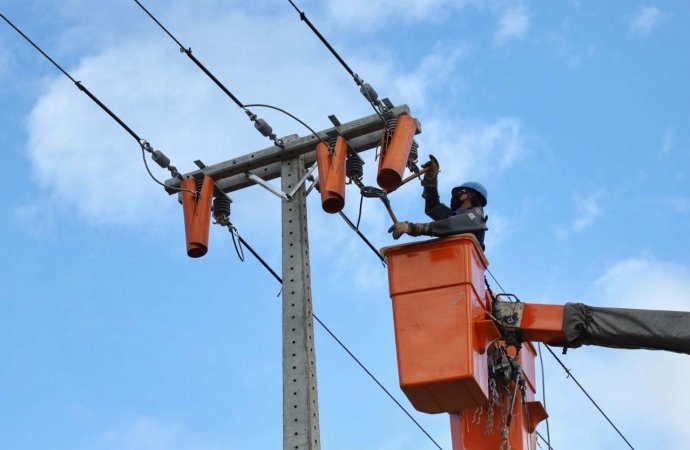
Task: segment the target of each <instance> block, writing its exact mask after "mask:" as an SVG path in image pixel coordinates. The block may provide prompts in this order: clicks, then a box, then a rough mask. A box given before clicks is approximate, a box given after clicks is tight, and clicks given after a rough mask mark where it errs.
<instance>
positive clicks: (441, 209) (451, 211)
mask: <svg viewBox="0 0 690 450" xmlns="http://www.w3.org/2000/svg"><path fill="white" fill-rule="evenodd" d="M422 168H426V169H427V171H426V173H425V174H424V178H422V186H424V193H423V194H422V197H423V198H424V199H425V201H426V202H425V205H424V212H425V213H426V215H427V216H429V217H431V218H432V219H434V222H430V223H411V222H398V223H396V224H395V225H393V226H392V227H391V228H390V229H389V230H388V232H389V233H393V239H399V238H400V236H402V235H403V234H409V235H410V236H436V237H446V236H453V235H456V234H463V233H472V234H473V235H474V236H475V237H476V238H477V240H478V241H479V244H480V245H481V246H482V250H483V249H484V233H485V232H486V230H488V228H487V226H486V221H487V219H488V217H486V216H485V215H484V207H485V206H486V203H487V201H486V199H487V196H488V195H487V191H486V188H485V187H484V186H483V185H482V184H481V183H477V182H476V181H468V182H466V183H463V184H462V185H460V186H458V187H455V188H453V190H452V191H451V199H450V208H449V207H448V206H446V205H444V204H443V203H441V201H440V197H439V195H438V172H439V164H438V161H437V160H436V158H435V157H434V156H433V155H429V162H427V163H425V164H423V165H422Z"/></svg>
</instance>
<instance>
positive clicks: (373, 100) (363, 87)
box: [135, 0, 387, 123]
mask: <svg viewBox="0 0 690 450" xmlns="http://www.w3.org/2000/svg"><path fill="white" fill-rule="evenodd" d="M135 1H136V0H135ZM288 1H289V2H290V4H291V5H292V7H293V8H295V11H297V12H298V13H299V17H300V19H301V20H302V21H303V22H304V23H306V24H307V26H308V27H309V28H310V29H311V31H313V32H314V34H315V35H316V36H317V37H318V38H319V39H320V40H321V42H323V45H325V46H326V48H328V50H329V51H330V52H331V53H332V54H333V56H335V58H336V59H337V60H338V62H340V64H341V65H342V66H343V68H345V70H346V71H347V73H349V74H350V76H352V78H353V80H354V81H355V84H357V86H359V88H360V89H359V91H360V92H361V93H362V95H364V97H365V98H366V99H367V100H368V101H369V103H370V104H371V106H372V108H374V111H376V114H378V115H379V117H381V120H383V121H384V123H385V119H384V118H383V115H381V112H380V111H379V109H382V108H383V109H382V111H386V110H387V109H386V107H385V106H384V105H382V104H381V102H380V101H379V100H378V96H379V95H378V94H377V93H376V91H375V90H374V88H373V87H372V86H371V85H370V84H369V83H365V82H364V80H363V79H362V78H361V77H360V76H359V75H357V74H356V73H355V72H354V71H353V70H352V69H351V68H350V66H348V65H347V63H346V62H345V60H344V59H343V58H342V57H341V56H340V55H339V54H338V52H336V51H335V49H334V48H333V46H332V45H331V44H330V43H329V42H328V40H327V39H326V38H325V37H323V35H322V34H321V33H320V32H319V30H317V29H316V27H315V26H314V24H313V23H311V21H310V20H309V19H308V18H307V15H306V14H305V13H304V12H303V11H301V10H300V9H299V8H298V7H297V5H295V3H294V2H293V1H292V0H288Z"/></svg>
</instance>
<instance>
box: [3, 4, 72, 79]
mask: <svg viewBox="0 0 690 450" xmlns="http://www.w3.org/2000/svg"><path fill="white" fill-rule="evenodd" d="M0 17H2V18H3V19H4V20H5V22H7V23H8V24H10V26H11V27H12V28H14V30H15V31H16V32H17V33H19V34H21V35H22V37H23V38H24V39H26V40H27V41H28V42H29V44H31V45H33V46H34V48H35V49H36V50H38V51H39V52H41V54H42V55H43V56H45V57H46V59H48V61H50V62H52V63H53V65H54V66H55V67H57V68H58V69H60V72H62V73H63V74H65V76H66V77H67V78H69V79H70V80H72V82H73V83H75V84H76V83H77V81H76V80H75V79H74V78H72V77H71V76H70V74H68V73H67V72H65V71H64V70H63V69H62V67H60V65H59V64H58V63H56V62H55V61H53V58H51V57H50V56H48V55H47V54H46V53H45V52H44V51H43V50H41V48H40V47H39V46H38V45H36V44H34V41H32V40H31V39H29V37H28V36H27V35H25V34H24V33H22V30H20V29H19V28H17V27H16V26H14V24H13V23H12V22H10V20H9V19H8V18H7V17H5V16H4V15H3V14H2V13H0Z"/></svg>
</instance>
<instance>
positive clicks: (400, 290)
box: [381, 235, 500, 414]
mask: <svg viewBox="0 0 690 450" xmlns="http://www.w3.org/2000/svg"><path fill="white" fill-rule="evenodd" d="M381 253H382V254H383V255H384V256H385V257H386V260H387V262H388V281H389V289H390V296H391V300H392V302H393V321H394V327H395V343H396V349H397V356H398V371H399V376H400V387H401V388H402V390H403V392H404V393H405V395H406V396H407V398H408V399H409V400H410V402H411V403H412V405H413V406H414V407H415V409H417V410H418V411H422V412H426V413H431V414H435V413H442V412H447V413H453V412H457V411H461V410H465V409H470V408H477V407H479V406H482V405H484V404H486V403H487V401H488V398H489V397H488V395H489V392H488V363H487V354H486V349H487V347H488V345H489V344H490V343H491V342H492V341H494V340H496V339H497V338H498V337H499V336H500V333H499V331H498V329H497V328H496V327H495V325H494V324H493V322H492V321H490V320H487V319H486V313H487V311H489V305H488V301H487V298H486V295H485V292H486V287H485V282H484V271H485V270H486V267H487V265H488V261H487V260H486V258H485V257H484V253H483V252H482V250H481V248H480V246H479V243H478V242H477V239H476V238H475V237H474V236H473V235H458V236H453V237H448V238H442V239H432V240H429V241H424V242H419V243H409V244H402V245H397V246H393V247H386V248H384V249H382V250H381Z"/></svg>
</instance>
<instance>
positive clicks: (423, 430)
mask: <svg viewBox="0 0 690 450" xmlns="http://www.w3.org/2000/svg"><path fill="white" fill-rule="evenodd" d="M312 315H313V316H314V319H316V321H317V322H319V324H320V325H321V326H322V327H323V328H324V329H325V330H326V331H327V332H328V334H330V335H331V336H332V337H333V339H335V341H336V342H337V343H338V344H340V346H341V347H342V348H343V349H344V350H345V351H346V352H347V354H348V355H350V356H351V357H352V359H354V360H355V362H356V363H357V364H359V366H360V367H361V368H362V369H363V370H364V371H365V372H366V373H367V375H369V376H370V377H371V379H372V380H374V381H375V382H376V384H378V385H379V387H380V388H381V389H383V392H385V393H386V394H388V397H390V399H391V400H393V401H394V402H395V404H396V405H398V406H399V407H400V409H402V410H403V411H404V412H405V414H407V417H409V418H410V420H412V421H413V422H414V423H415V425H417V427H419V429H420V430H422V432H423V433H424V434H426V437H428V438H429V439H430V440H431V442H433V443H434V444H435V445H436V447H438V448H439V449H441V450H443V449H442V447H441V446H440V445H438V442H436V441H435V440H434V438H432V437H431V435H429V433H427V431H426V430H425V429H424V427H422V426H421V425H420V424H419V422H417V421H416V420H415V419H414V417H412V415H411V414H410V413H409V412H408V411H407V410H406V409H405V407H403V405H401V404H400V402H398V401H397V400H396V399H395V397H393V395H391V393H390V392H388V389H386V388H385V387H383V385H382V384H381V383H380V382H379V380H377V379H376V377H375V376H374V375H372V374H371V372H369V370H367V368H366V367H364V364H362V363H361V362H360V361H359V360H358V359H357V357H355V355H353V354H352V352H351V351H350V350H349V349H348V348H347V347H346V346H345V344H343V343H342V342H340V339H338V338H337V337H336V336H335V334H333V332H332V331H331V330H329V329H328V327H327V326H326V325H324V323H323V322H321V320H320V319H319V318H318V317H316V314H312Z"/></svg>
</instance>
